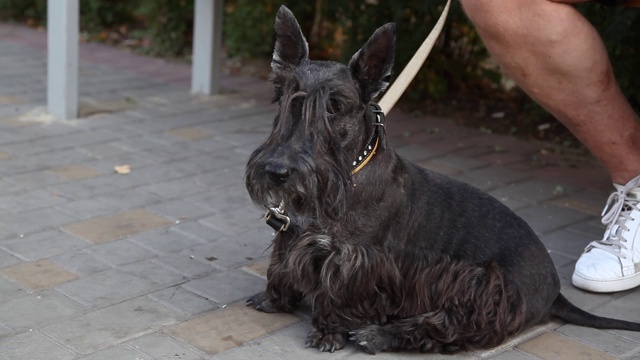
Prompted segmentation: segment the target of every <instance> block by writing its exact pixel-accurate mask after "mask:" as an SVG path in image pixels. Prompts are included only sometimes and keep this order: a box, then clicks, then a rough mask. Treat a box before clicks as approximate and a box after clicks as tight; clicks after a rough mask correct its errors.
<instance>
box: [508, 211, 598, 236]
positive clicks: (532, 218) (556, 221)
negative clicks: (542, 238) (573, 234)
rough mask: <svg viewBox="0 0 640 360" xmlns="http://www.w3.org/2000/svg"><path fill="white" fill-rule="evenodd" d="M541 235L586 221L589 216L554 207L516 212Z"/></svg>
mask: <svg viewBox="0 0 640 360" xmlns="http://www.w3.org/2000/svg"><path fill="white" fill-rule="evenodd" d="M516 214H518V215H520V217H522V218H523V219H524V220H525V221H526V222H527V223H528V224H529V226H531V227H532V228H533V230H535V231H536V232H537V233H539V234H545V233H549V232H551V231H553V230H556V229H560V228H563V227H566V226H568V225H571V224H573V223H576V222H579V221H581V220H585V219H587V218H589V217H590V216H589V215H588V214H585V213H582V212H578V211H575V210H571V209H567V208H562V207H558V206H554V205H542V206H536V207H528V208H526V209H522V210H518V211H516Z"/></svg>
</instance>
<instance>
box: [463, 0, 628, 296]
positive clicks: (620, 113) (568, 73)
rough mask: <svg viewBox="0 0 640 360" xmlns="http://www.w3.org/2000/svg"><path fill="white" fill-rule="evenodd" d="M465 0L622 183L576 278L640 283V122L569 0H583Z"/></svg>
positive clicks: (534, 88) (507, 59) (535, 93)
mask: <svg viewBox="0 0 640 360" xmlns="http://www.w3.org/2000/svg"><path fill="white" fill-rule="evenodd" d="M461 2H462V4H463V6H464V8H465V11H466V12H467V15H468V16H469V18H470V19H471V21H472V22H473V23H474V25H475V26H476V28H477V30H478V33H479V34H480V36H481V37H482V39H483V41H484V43H485V46H486V47H487V49H488V50H489V52H490V53H491V54H492V55H493V57H494V58H495V59H496V61H497V62H498V63H499V64H500V65H501V66H502V68H503V69H504V70H505V71H506V72H507V73H508V74H509V75H510V76H511V77H512V78H513V79H514V80H515V81H516V82H517V83H518V84H519V85H520V86H521V87H522V89H524V91H526V92H527V93H528V94H529V95H530V96H531V97H532V98H533V99H534V100H536V101H537V102H538V103H539V104H540V105H542V106H543V107H545V108H546V109H547V110H548V111H549V112H550V113H551V114H553V115H554V116H555V117H556V118H558V119H559V120H560V121H562V123H563V124H565V126H567V128H569V130H571V131H572V132H573V133H574V134H575V135H576V137H578V139H580V140H581V141H582V142H583V143H584V144H585V145H586V146H587V147H588V148H589V149H590V150H591V152H592V153H593V154H594V155H595V156H596V157H597V158H598V159H599V160H600V161H601V162H602V164H603V165H604V166H605V168H606V169H607V170H608V171H609V174H610V175H611V178H612V180H613V181H614V183H616V185H615V187H616V192H615V193H614V194H612V196H611V198H610V201H609V202H608V209H607V211H606V213H605V214H604V217H603V223H604V224H606V225H607V230H606V232H605V235H604V237H603V239H602V240H599V241H594V242H592V243H591V244H590V245H589V246H588V247H587V249H586V250H585V252H584V253H583V254H582V256H581V257H580V259H579V260H578V262H577V264H576V270H575V273H574V276H573V283H574V285H576V286H578V287H580V288H583V289H587V290H591V291H598V292H609V291H620V290H625V289H629V288H632V287H635V286H638V285H640V122H639V121H638V116H637V115H636V114H635V112H634V111H633V109H632V108H631V106H630V104H629V102H628V101H627V100H626V99H625V97H624V95H623V94H622V92H621V91H620V88H619V86H618V84H617V83H616V81H615V78H614V75H613V70H612V68H611V64H610V62H609V58H608V55H607V53H606V50H605V47H604V44H603V43H602V40H601V39H600V37H599V36H598V33H597V32H596V30H595V29H594V28H593V27H592V26H591V24H589V22H588V21H587V20H586V19H585V18H584V17H582V15H580V13H579V12H577V11H576V10H575V9H574V8H573V7H572V6H570V5H568V4H567V3H576V2H582V1H581V0H573V1H571V0H564V1H562V0H555V1H550V0H461ZM623 184H626V185H623ZM636 264H638V265H636Z"/></svg>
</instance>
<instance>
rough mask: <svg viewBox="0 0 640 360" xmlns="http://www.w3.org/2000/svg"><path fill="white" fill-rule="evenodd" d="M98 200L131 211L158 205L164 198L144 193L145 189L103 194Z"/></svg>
mask: <svg viewBox="0 0 640 360" xmlns="http://www.w3.org/2000/svg"><path fill="white" fill-rule="evenodd" d="M127 176H128V175H127ZM97 200H101V201H104V202H106V203H108V204H111V205H113V206H118V207H119V208H121V209H125V210H129V209H141V208H145V207H149V206H152V205H156V204H158V203H160V202H161V201H163V198H162V197H160V196H158V195H156V194H152V193H150V192H147V191H144V190H143V189H140V188H136V189H127V190H126V191H118V192H115V193H110V194H103V195H100V196H98V197H97Z"/></svg>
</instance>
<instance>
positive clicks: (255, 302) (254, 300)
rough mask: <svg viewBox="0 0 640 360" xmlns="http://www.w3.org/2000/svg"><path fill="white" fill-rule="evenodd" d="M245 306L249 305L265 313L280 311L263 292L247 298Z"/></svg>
mask: <svg viewBox="0 0 640 360" xmlns="http://www.w3.org/2000/svg"><path fill="white" fill-rule="evenodd" d="M247 306H251V307H252V308H254V309H256V310H258V311H262V312H266V313H276V312H281V310H279V309H278V308H276V307H275V306H274V305H273V303H272V302H271V300H269V299H268V298H267V294H266V293H264V292H261V293H258V294H255V295H253V296H252V297H250V298H248V299H247Z"/></svg>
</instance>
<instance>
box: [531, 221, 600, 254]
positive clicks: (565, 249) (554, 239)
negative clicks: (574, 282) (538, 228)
mask: <svg viewBox="0 0 640 360" xmlns="http://www.w3.org/2000/svg"><path fill="white" fill-rule="evenodd" d="M541 240H542V242H543V243H544V245H545V246H546V247H547V249H550V250H553V251H556V252H558V253H561V254H563V255H565V256H569V257H572V258H573V259H574V260H577V259H578V257H580V254H582V250H583V249H584V248H585V247H586V246H587V245H589V243H590V242H591V241H593V240H595V239H592V238H590V237H588V236H585V235H584V234H580V233H577V232H575V231H571V230H569V229H567V228H562V229H559V230H556V231H552V232H550V233H547V234H545V235H543V236H542V237H541Z"/></svg>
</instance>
